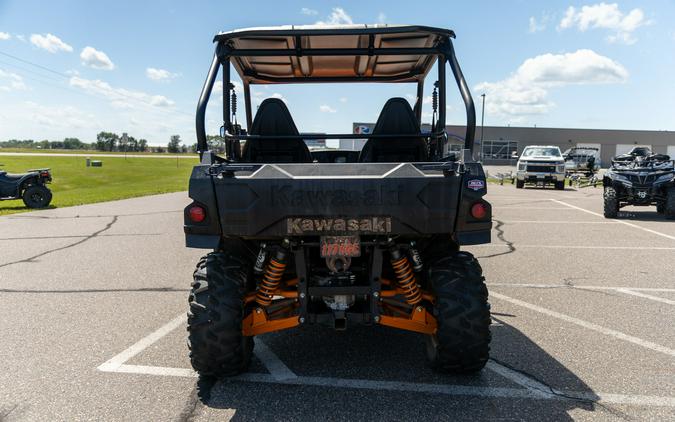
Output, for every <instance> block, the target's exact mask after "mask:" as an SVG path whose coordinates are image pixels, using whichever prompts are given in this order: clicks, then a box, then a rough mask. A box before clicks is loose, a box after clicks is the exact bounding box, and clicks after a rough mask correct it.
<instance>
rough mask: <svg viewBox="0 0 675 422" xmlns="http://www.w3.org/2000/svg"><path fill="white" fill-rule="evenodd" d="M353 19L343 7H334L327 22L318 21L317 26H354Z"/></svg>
mask: <svg viewBox="0 0 675 422" xmlns="http://www.w3.org/2000/svg"><path fill="white" fill-rule="evenodd" d="M353 23H354V21H353V20H352V17H351V16H349V15H348V14H347V12H345V9H343V8H341V7H334V8H333V10H332V11H331V14H330V15H329V16H328V20H326V21H317V22H316V24H317V25H352V24H353Z"/></svg>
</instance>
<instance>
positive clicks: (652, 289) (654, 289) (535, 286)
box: [486, 283, 675, 293]
mask: <svg viewBox="0 0 675 422" xmlns="http://www.w3.org/2000/svg"><path fill="white" fill-rule="evenodd" d="M486 284H487V285H488V286H503V287H524V288H532V289H556V288H561V289H565V288H567V289H588V290H620V289H625V290H631V291H632V290H636V291H642V292H668V293H675V289H671V288H663V287H627V286H586V285H569V284H536V283H486Z"/></svg>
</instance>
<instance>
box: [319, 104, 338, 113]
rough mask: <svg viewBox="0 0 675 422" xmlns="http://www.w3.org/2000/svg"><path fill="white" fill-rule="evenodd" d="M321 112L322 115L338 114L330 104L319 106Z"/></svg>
mask: <svg viewBox="0 0 675 422" xmlns="http://www.w3.org/2000/svg"><path fill="white" fill-rule="evenodd" d="M319 111H320V112H322V113H337V110H336V109H334V108H333V107H331V106H329V105H328V104H322V105H320V106H319Z"/></svg>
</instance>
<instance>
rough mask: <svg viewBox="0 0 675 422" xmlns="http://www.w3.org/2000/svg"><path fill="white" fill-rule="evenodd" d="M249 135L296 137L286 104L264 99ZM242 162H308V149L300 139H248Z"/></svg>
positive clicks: (309, 157) (309, 160)
mask: <svg viewBox="0 0 675 422" xmlns="http://www.w3.org/2000/svg"><path fill="white" fill-rule="evenodd" d="M249 133H250V134H251V135H261V136H288V135H299V134H300V133H299V132H298V128H297V127H296V126H295V123H294V122H293V118H292V117H291V113H290V112H289V111H288V108H287V107H286V104H284V102H283V101H281V100H280V99H278V98H267V99H266V100H264V101H263V102H262V103H261V104H260V107H259V108H258V112H257V113H256V115H255V119H253V123H252V124H251V130H250V132H249ZM241 155H242V161H243V162H246V163H311V162H312V156H311V154H310V153H309V148H307V145H306V144H305V142H304V141H303V140H302V139H249V140H248V141H246V144H245V145H244V150H243V151H242V154H241Z"/></svg>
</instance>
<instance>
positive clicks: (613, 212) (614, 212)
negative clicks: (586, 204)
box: [603, 186, 619, 218]
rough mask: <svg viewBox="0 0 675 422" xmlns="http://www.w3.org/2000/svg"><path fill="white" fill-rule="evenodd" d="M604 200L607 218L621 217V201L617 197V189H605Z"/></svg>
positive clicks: (608, 187) (609, 187)
mask: <svg viewBox="0 0 675 422" xmlns="http://www.w3.org/2000/svg"><path fill="white" fill-rule="evenodd" d="M603 198H604V214H605V218H616V217H617V216H618V215H619V199H618V198H617V196H616V189H614V188H613V187H611V186H607V187H605V193H604V195H603Z"/></svg>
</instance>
